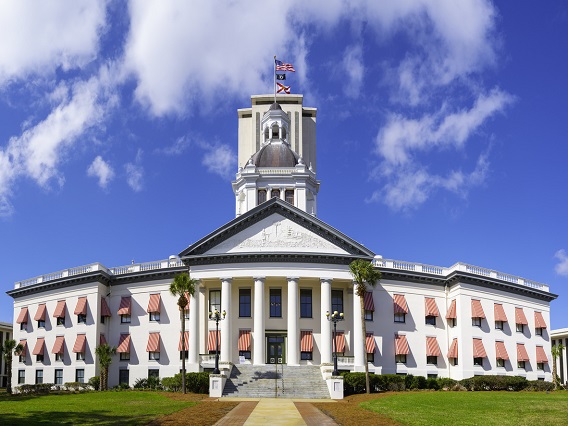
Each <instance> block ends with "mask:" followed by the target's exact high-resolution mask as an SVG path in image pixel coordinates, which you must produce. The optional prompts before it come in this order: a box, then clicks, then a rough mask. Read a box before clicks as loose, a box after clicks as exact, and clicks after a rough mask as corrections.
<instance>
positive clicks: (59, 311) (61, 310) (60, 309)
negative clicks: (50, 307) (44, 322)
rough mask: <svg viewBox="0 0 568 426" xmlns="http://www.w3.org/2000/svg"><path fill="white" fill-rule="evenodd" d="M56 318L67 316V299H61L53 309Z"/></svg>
mask: <svg viewBox="0 0 568 426" xmlns="http://www.w3.org/2000/svg"><path fill="white" fill-rule="evenodd" d="M53 317H54V318H65V300H60V301H59V302H57V306H56V307H55V311H53Z"/></svg>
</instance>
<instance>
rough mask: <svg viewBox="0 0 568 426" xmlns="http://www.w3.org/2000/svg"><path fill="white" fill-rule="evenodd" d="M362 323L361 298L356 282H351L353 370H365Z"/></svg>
mask: <svg viewBox="0 0 568 426" xmlns="http://www.w3.org/2000/svg"><path fill="white" fill-rule="evenodd" d="M362 327H363V324H362V323H361V298H360V297H359V296H357V284H356V283H355V282H354V283H353V353H354V355H355V360H354V367H355V371H364V370H365V354H364V352H363V343H362V342H363V341H364V337H363V329H362Z"/></svg>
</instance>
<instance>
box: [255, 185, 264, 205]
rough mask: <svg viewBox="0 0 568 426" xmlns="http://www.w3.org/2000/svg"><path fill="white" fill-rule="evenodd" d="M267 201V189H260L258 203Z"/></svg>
mask: <svg viewBox="0 0 568 426" xmlns="http://www.w3.org/2000/svg"><path fill="white" fill-rule="evenodd" d="M265 201H266V189H259V190H258V203H257V205H259V204H262V203H264V202H265Z"/></svg>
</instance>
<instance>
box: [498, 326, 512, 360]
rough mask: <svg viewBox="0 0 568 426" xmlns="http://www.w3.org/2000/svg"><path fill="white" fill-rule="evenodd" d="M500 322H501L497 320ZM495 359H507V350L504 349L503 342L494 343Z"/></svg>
mask: <svg viewBox="0 0 568 426" xmlns="http://www.w3.org/2000/svg"><path fill="white" fill-rule="evenodd" d="M497 321H502V320H497ZM495 358H496V359H509V354H508V353H507V348H506V347H505V342H499V341H497V342H495Z"/></svg>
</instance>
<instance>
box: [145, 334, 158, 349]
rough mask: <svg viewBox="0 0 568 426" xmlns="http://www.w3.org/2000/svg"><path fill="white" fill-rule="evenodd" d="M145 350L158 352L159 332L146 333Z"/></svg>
mask: <svg viewBox="0 0 568 426" xmlns="http://www.w3.org/2000/svg"><path fill="white" fill-rule="evenodd" d="M146 352H160V333H150V334H149V335H148V345H146Z"/></svg>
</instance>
